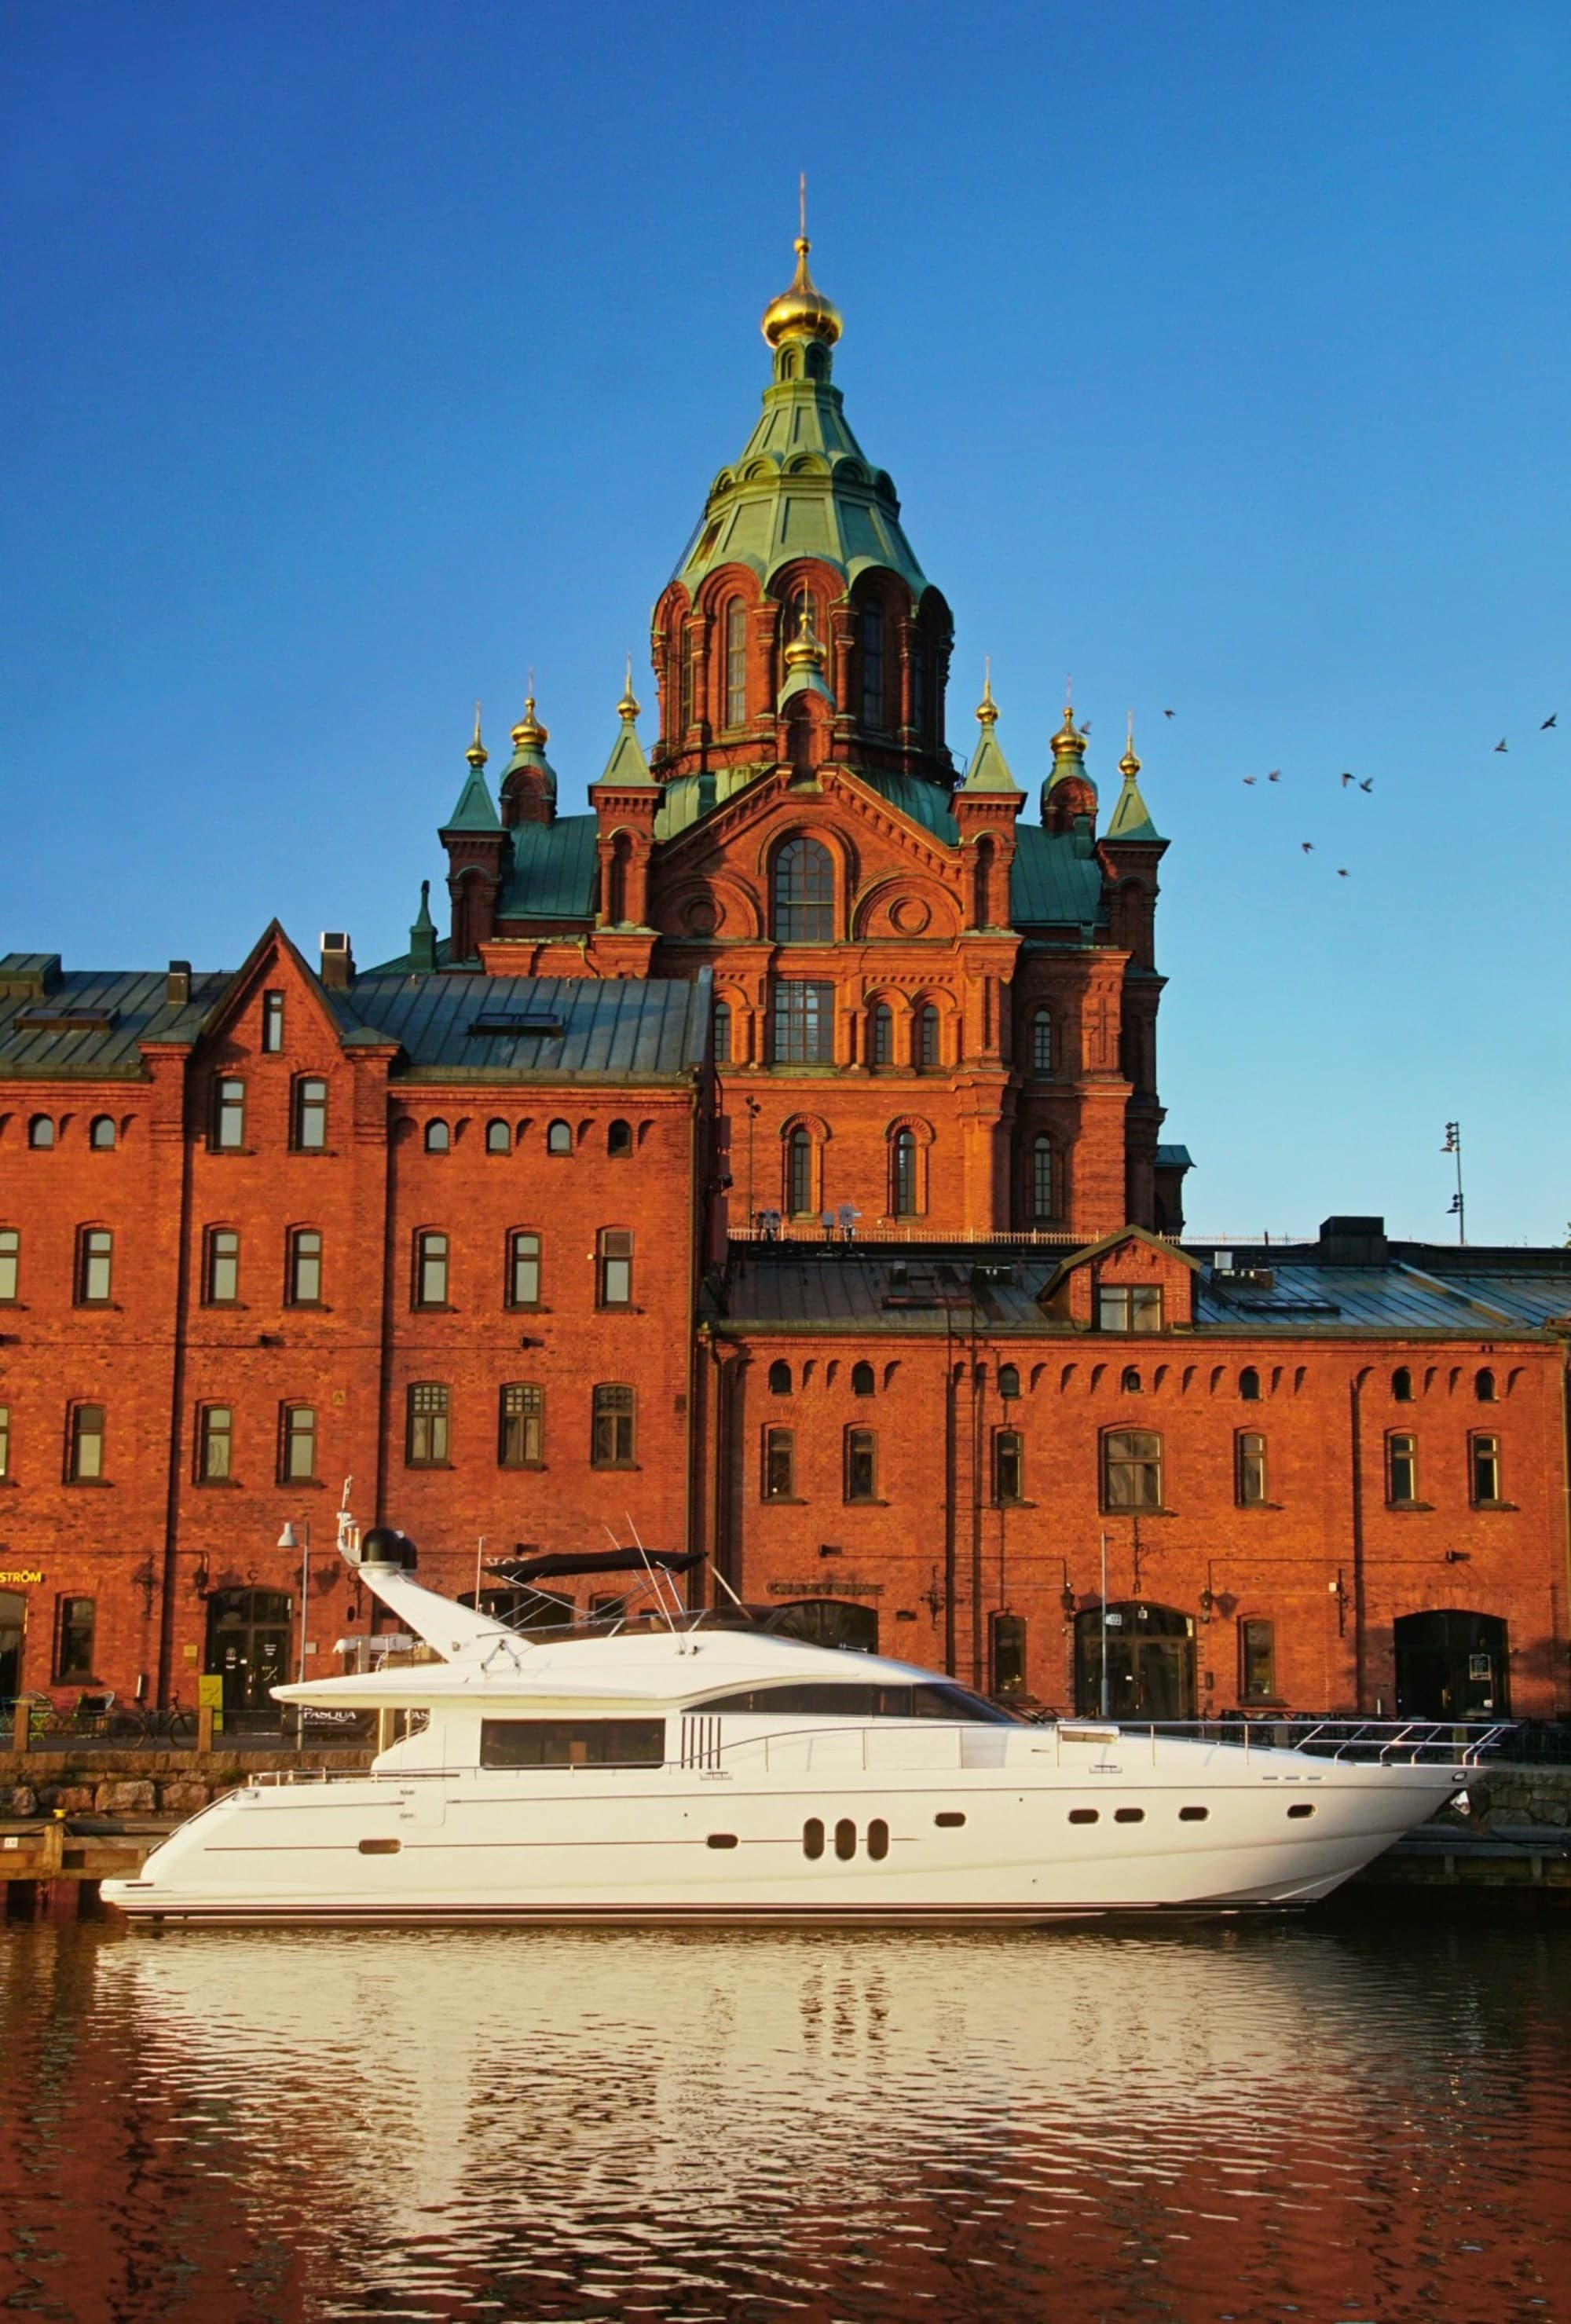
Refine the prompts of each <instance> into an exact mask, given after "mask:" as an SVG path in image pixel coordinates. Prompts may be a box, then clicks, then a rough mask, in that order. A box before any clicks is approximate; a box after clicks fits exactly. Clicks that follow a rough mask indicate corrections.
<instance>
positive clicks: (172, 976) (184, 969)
mask: <svg viewBox="0 0 1571 2324" xmlns="http://www.w3.org/2000/svg"><path fill="white" fill-rule="evenodd" d="M190 997H191V964H190V963H189V960H171V962H170V964H169V975H168V977H167V978H166V979H165V981H164V987H163V998H164V1001H165V1004H166V1005H167V1006H168V1007H169V1008H171V1009H183V1008H185V1007H186V1005H187V1003H188V1002H189V1000H190Z"/></svg>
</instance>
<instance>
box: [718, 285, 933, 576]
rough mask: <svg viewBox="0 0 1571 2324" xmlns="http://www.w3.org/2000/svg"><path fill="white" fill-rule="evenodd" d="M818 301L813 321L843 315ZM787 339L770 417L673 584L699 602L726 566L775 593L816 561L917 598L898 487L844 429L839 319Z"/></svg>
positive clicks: (726, 483) (768, 398) (770, 396)
mask: <svg viewBox="0 0 1571 2324" xmlns="http://www.w3.org/2000/svg"><path fill="white" fill-rule="evenodd" d="M794 287H795V286H793V288H794ZM810 287H811V286H810V285H809V288H810ZM813 297H814V299H815V300H817V301H818V307H817V308H816V309H815V310H814V311H815V313H818V312H819V311H820V310H821V312H822V313H823V314H824V315H826V316H828V315H835V310H834V309H832V308H831V307H830V306H829V303H828V301H827V300H822V299H821V298H819V294H818V292H817V291H814V292H813ZM783 303H784V302H783V301H782V300H776V301H775V302H774V305H775V307H776V308H779V307H781V306H782V304H783ZM770 311H771V313H773V311H774V309H771V310H770ZM767 327H768V326H767V322H766V333H767ZM781 332H782V335H781V337H780V339H779V342H778V344H777V345H776V346H775V356H774V382H773V384H772V386H770V387H766V388H765V389H764V391H763V412H762V417H761V419H760V420H759V422H758V425H757V427H756V428H755V429H753V433H752V435H751V436H750V437H749V438H748V439H747V444H746V447H745V448H744V451H743V453H742V457H740V459H738V460H737V461H736V463H735V466H732V467H729V468H722V469H721V471H720V473H719V475H717V476H716V479H715V481H714V483H713V484H711V485H710V487H709V497H708V499H707V501H706V503H705V504H704V513H703V516H702V518H701V519H700V520H699V522H698V530H697V531H696V532H695V534H694V537H693V540H692V542H691V544H690V546H689V548H688V553H687V555H686V556H685V557H684V558H683V559H682V562H681V563H680V565H679V567H677V570H676V573H675V574H674V575H673V576H672V577H673V579H675V580H678V581H680V582H681V583H682V585H683V586H684V587H685V588H686V589H687V591H688V595H689V596H692V595H696V594H697V592H698V586H699V585H700V583H701V582H702V581H703V580H704V579H705V577H706V576H707V575H708V574H710V573H713V572H715V571H716V569H717V567H720V566H722V565H746V566H750V567H752V569H753V572H754V573H756V574H757V576H758V577H759V579H760V580H761V581H762V582H763V584H764V585H765V586H768V584H769V582H770V580H771V579H772V576H773V575H774V574H775V573H776V572H777V571H778V570H779V568H780V567H781V566H782V565H786V564H789V563H790V561H791V559H792V558H798V557H818V558H823V559H824V560H825V561H826V562H827V563H828V564H830V565H833V566H836V567H838V569H839V570H840V572H841V573H843V574H844V575H845V576H846V583H847V585H849V584H850V583H851V582H853V581H855V578H856V576H857V575H858V574H860V573H864V572H866V571H868V570H870V569H871V568H873V567H886V568H887V569H888V570H889V571H890V572H892V573H898V574H899V576H900V577H901V580H902V581H903V582H905V584H906V586H907V587H908V588H909V589H910V593H911V595H912V598H913V600H914V599H916V598H919V596H920V595H921V594H922V592H923V590H924V589H925V588H926V587H927V586H928V584H927V578H926V576H925V575H924V574H923V572H922V568H921V567H920V566H919V564H918V563H917V560H916V558H915V557H914V556H913V555H912V553H911V546H910V541H909V540H907V539H906V537H905V534H904V533H903V532H902V531H901V522H900V501H899V499H898V497H897V496H896V493H895V489H894V486H893V484H892V483H891V481H890V479H889V477H888V476H887V475H885V474H884V472H883V469H882V468H875V467H873V465H872V463H871V462H870V461H869V460H868V458H867V456H866V454H865V453H864V451H863V449H862V447H861V445H860V444H858V442H857V441H856V438H855V436H854V435H853V434H852V432H851V430H850V429H849V428H848V427H847V425H846V414H845V410H844V408H843V405H842V402H841V397H840V391H839V389H838V388H837V387H835V386H832V385H831V384H830V371H831V368H832V364H833V357H832V355H831V353H830V347H831V345H832V341H833V338H834V337H837V336H838V317H837V315H836V316H835V329H834V331H833V333H831V331H830V330H829V328H828V327H827V324H825V325H822V326H820V327H818V328H813V329H809V327H807V325H806V324H804V325H803V327H801V328H800V329H797V328H794V327H793V328H792V329H790V331H789V332H786V331H785V329H784V327H783V326H782V327H781Z"/></svg>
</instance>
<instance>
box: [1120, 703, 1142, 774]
mask: <svg viewBox="0 0 1571 2324" xmlns="http://www.w3.org/2000/svg"><path fill="white" fill-rule="evenodd" d="M1118 771H1119V773H1120V774H1121V775H1122V776H1123V779H1124V781H1125V782H1126V783H1132V782H1133V780H1134V779H1135V777H1136V775H1138V774H1139V772H1140V761H1139V760H1138V759H1137V758H1136V757H1135V755H1134V713H1133V711H1131V712H1130V714H1129V739H1128V741H1127V742H1125V744H1124V746H1123V758H1122V759H1120V761H1119V762H1118Z"/></svg>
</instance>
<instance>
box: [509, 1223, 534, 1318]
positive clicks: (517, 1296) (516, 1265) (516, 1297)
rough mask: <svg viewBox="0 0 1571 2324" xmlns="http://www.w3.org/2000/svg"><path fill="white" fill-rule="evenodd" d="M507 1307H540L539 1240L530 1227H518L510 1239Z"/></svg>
mask: <svg viewBox="0 0 1571 2324" xmlns="http://www.w3.org/2000/svg"><path fill="white" fill-rule="evenodd" d="M507 1305H509V1306H510V1307H538V1306H539V1305H540V1237H539V1235H537V1234H535V1233H533V1232H532V1231H531V1230H530V1229H529V1228H528V1227H515V1228H514V1229H513V1232H512V1233H511V1234H510V1235H509V1236H508V1238H507Z"/></svg>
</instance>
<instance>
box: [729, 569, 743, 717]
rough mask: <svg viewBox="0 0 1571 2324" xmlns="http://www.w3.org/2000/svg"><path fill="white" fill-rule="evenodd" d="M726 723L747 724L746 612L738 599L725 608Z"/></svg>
mask: <svg viewBox="0 0 1571 2324" xmlns="http://www.w3.org/2000/svg"><path fill="white" fill-rule="evenodd" d="M725 724H726V725H727V726H728V727H732V728H735V727H737V726H744V725H745V724H747V609H746V607H745V606H744V604H743V603H742V600H741V598H740V597H733V599H732V600H731V603H730V604H729V605H727V607H726V608H725Z"/></svg>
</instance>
